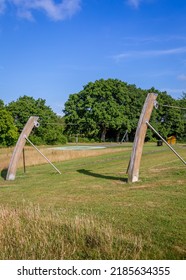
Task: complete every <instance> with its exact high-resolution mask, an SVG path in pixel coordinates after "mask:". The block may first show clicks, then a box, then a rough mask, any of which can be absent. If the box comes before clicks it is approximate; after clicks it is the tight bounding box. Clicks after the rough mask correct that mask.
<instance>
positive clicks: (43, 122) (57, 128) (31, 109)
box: [6, 95, 66, 144]
mask: <svg viewBox="0 0 186 280" xmlns="http://www.w3.org/2000/svg"><path fill="white" fill-rule="evenodd" d="M6 109H7V111H8V112H9V113H10V114H11V115H12V117H13V119H14V123H15V125H16V127H17V129H18V132H19V133H20V132H21V131H22V129H23V127H24V126H25V124H26V122H27V121H28V119H29V117H30V116H38V117H39V123H40V126H39V127H38V128H37V129H35V130H34V131H33V132H34V133H32V134H31V136H30V138H31V140H33V141H34V143H35V144H56V143H64V142H66V138H65V137H64V135H63V130H64V128H63V126H62V125H61V118H60V117H59V116H57V115H56V114H55V113H54V112H53V111H52V109H51V108H50V107H49V106H47V105H46V101H45V100H44V99H41V98H39V99H36V100H35V99H34V98H33V97H30V96H26V95H24V96H22V97H20V98H19V99H18V100H16V101H12V102H10V103H9V104H8V105H7V106H6Z"/></svg>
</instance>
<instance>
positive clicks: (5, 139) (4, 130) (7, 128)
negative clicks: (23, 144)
mask: <svg viewBox="0 0 186 280" xmlns="http://www.w3.org/2000/svg"><path fill="white" fill-rule="evenodd" d="M17 138H18V132H17V128H16V126H15V125H14V120H13V118H12V116H11V114H10V113H9V112H8V111H7V110H6V109H2V108H0V145H1V146H12V145H14V144H15V143H16V141H17Z"/></svg>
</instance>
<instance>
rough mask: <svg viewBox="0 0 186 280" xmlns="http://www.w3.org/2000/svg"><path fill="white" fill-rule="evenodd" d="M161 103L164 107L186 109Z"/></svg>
mask: <svg viewBox="0 0 186 280" xmlns="http://www.w3.org/2000/svg"><path fill="white" fill-rule="evenodd" d="M159 105H160V106H162V107H170V108H175V109H181V110H186V108H184V107H178V106H171V105H162V104H159Z"/></svg>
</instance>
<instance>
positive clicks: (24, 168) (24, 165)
mask: <svg viewBox="0 0 186 280" xmlns="http://www.w3.org/2000/svg"><path fill="white" fill-rule="evenodd" d="M23 170H24V173H26V163H25V149H24V148H23Z"/></svg>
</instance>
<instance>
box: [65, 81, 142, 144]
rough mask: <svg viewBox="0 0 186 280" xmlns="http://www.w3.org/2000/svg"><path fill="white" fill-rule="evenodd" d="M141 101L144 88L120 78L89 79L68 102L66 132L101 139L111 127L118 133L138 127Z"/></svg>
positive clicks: (103, 139) (66, 106)
mask: <svg viewBox="0 0 186 280" xmlns="http://www.w3.org/2000/svg"><path fill="white" fill-rule="evenodd" d="M142 100H144V91H142V90H139V89H138V90H137V89H136V87H135V86H134V85H127V83H124V82H122V81H119V80H117V79H115V80H114V79H108V80H103V79H101V80H98V81H96V82H95V83H91V82H90V83H88V84H87V85H86V86H84V89H83V90H82V91H80V92H79V93H76V94H71V95H70V96H69V99H68V101H67V102H66V103H65V110H64V113H65V122H66V131H67V133H68V134H77V133H83V134H85V135H87V137H90V138H92V137H100V138H101V140H102V141H105V137H106V134H107V132H108V131H109V130H113V131H114V133H115V135H117V134H118V133H119V134H120V133H121V132H123V131H126V130H128V131H131V130H132V129H134V128H135V127H136V123H137V121H136V119H137V118H138V117H139V115H140V111H141V103H142V102H141V101H142Z"/></svg>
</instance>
